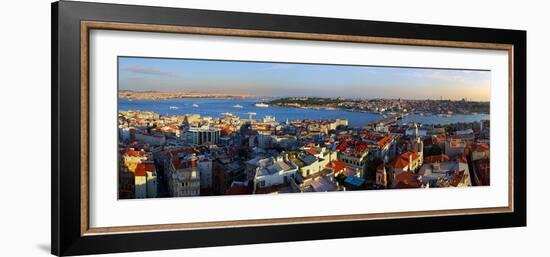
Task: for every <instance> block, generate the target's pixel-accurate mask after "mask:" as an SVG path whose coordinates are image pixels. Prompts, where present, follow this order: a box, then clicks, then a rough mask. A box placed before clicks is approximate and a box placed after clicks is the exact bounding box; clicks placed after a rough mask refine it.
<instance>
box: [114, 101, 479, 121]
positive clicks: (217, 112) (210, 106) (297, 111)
mask: <svg viewBox="0 0 550 257" xmlns="http://www.w3.org/2000/svg"><path fill="white" fill-rule="evenodd" d="M261 101H262V100H261V99H220V98H182V99H165V100H128V99H118V109H119V110H121V111H127V110H141V111H151V112H156V113H158V114H161V115H185V114H200V115H201V116H211V117H221V116H222V113H226V112H228V113H231V114H233V115H237V116H239V117H241V118H248V112H254V113H256V115H255V116H254V118H255V119H262V118H264V117H265V116H272V117H275V118H276V120H277V121H279V122H283V121H286V120H287V119H288V120H289V121H293V120H304V119H312V120H319V119H347V120H348V122H349V125H350V126H362V125H366V124H368V123H370V122H372V121H376V120H380V119H383V118H384V117H383V116H382V115H381V114H378V113H365V112H353V111H346V110H320V109H302V108H291V107H276V106H269V107H257V106H254V104H255V103H258V102H261ZM236 105H240V106H242V108H237V107H235V106H236ZM171 107H177V109H175V108H171ZM486 119H489V115H488V114H470V115H463V114H457V115H452V116H450V117H440V116H437V115H430V116H421V115H416V114H415V115H408V116H406V117H405V118H404V119H403V120H401V122H402V123H406V122H411V121H416V122H418V123H422V124H449V123H457V122H473V121H479V120H486Z"/></svg>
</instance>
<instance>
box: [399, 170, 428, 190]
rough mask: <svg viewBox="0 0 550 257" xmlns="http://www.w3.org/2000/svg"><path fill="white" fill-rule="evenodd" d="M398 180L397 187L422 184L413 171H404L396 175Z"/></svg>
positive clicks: (415, 186)
mask: <svg viewBox="0 0 550 257" xmlns="http://www.w3.org/2000/svg"><path fill="white" fill-rule="evenodd" d="M395 179H396V181H398V183H397V185H396V188H419V187H421V186H422V183H420V181H418V179H416V175H414V174H413V173H412V172H410V171H407V172H402V173H400V174H399V175H397V176H396V177H395Z"/></svg>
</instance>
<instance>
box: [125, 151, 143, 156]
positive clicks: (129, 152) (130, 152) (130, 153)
mask: <svg viewBox="0 0 550 257" xmlns="http://www.w3.org/2000/svg"><path fill="white" fill-rule="evenodd" d="M126 154H127V155H129V156H145V154H146V152H145V151H135V150H128V151H126Z"/></svg>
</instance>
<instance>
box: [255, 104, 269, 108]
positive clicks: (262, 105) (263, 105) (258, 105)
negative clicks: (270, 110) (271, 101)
mask: <svg viewBox="0 0 550 257" xmlns="http://www.w3.org/2000/svg"><path fill="white" fill-rule="evenodd" d="M254 106H256V107H262V108H267V107H269V105H268V104H265V103H256V104H254Z"/></svg>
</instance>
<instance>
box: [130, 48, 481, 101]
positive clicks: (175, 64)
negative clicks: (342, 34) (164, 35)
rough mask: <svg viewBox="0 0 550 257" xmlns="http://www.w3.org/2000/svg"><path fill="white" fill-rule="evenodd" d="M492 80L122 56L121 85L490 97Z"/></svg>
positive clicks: (441, 72) (461, 73)
mask: <svg viewBox="0 0 550 257" xmlns="http://www.w3.org/2000/svg"><path fill="white" fill-rule="evenodd" d="M490 85H491V72H490V71H473V70H448V69H429V68H401V67H372V66H349V65H320V64H295V63H269V62H240V61H217V60H187V59H161V58H136V57H119V89H121V90H138V91H143V90H155V91H182V92H215V93H222V92H223V93H248V94H254V95H257V96H278V97H280V96H318V97H346V98H357V97H360V98H406V99H428V98H429V99H439V98H440V97H443V98H444V99H461V98H464V97H467V98H468V99H472V100H481V101H487V100H489V99H490Z"/></svg>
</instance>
